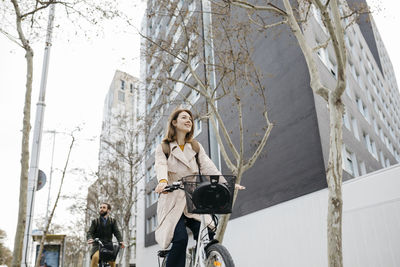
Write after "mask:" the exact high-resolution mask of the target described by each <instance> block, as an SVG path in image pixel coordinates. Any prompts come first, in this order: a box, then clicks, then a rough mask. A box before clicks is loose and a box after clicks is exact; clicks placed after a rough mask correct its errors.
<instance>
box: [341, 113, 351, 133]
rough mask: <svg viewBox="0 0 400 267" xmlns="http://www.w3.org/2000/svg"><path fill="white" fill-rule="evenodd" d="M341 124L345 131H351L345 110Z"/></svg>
mask: <svg viewBox="0 0 400 267" xmlns="http://www.w3.org/2000/svg"><path fill="white" fill-rule="evenodd" d="M343 124H344V126H346V128H347V129H349V131H351V126H350V121H349V116H348V115H347V109H345V111H344V113H343Z"/></svg>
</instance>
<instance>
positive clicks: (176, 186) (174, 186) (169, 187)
mask: <svg viewBox="0 0 400 267" xmlns="http://www.w3.org/2000/svg"><path fill="white" fill-rule="evenodd" d="M178 189H183V185H182V182H173V183H172V184H171V185H167V186H166V187H165V188H164V190H163V191H162V193H169V192H173V191H175V190H178Z"/></svg>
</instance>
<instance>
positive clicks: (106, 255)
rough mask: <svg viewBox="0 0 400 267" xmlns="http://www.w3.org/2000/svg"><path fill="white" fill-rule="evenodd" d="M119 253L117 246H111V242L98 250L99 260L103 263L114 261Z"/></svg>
mask: <svg viewBox="0 0 400 267" xmlns="http://www.w3.org/2000/svg"><path fill="white" fill-rule="evenodd" d="M118 252H119V245H113V243H112V242H106V243H104V246H103V247H100V249H99V258H100V260H102V261H104V262H109V261H115V259H116V258H117V255H118Z"/></svg>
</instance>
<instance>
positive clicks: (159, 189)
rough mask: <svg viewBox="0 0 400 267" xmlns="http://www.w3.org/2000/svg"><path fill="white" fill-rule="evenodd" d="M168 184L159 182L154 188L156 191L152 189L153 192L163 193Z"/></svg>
mask: <svg viewBox="0 0 400 267" xmlns="http://www.w3.org/2000/svg"><path fill="white" fill-rule="evenodd" d="M167 185H168V184H167V183H165V182H160V183H158V185H157V186H156V189H154V191H155V192H156V193H157V194H160V193H163V190H164V188H165V187H166V186H167Z"/></svg>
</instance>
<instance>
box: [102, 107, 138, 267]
mask: <svg viewBox="0 0 400 267" xmlns="http://www.w3.org/2000/svg"><path fill="white" fill-rule="evenodd" d="M109 127H110V128H109V134H107V135H102V137H101V147H102V149H101V152H100V162H99V173H98V175H99V178H98V182H99V185H100V190H101V191H103V192H104V193H105V194H104V196H102V197H103V198H104V199H107V201H108V202H110V203H112V206H113V214H114V215H115V219H117V220H118V223H119V224H120V225H121V228H122V234H123V238H124V241H125V242H126V248H125V250H124V254H123V259H122V263H123V266H129V264H130V259H131V255H132V252H133V255H136V225H137V219H136V218H137V216H136V210H137V209H136V202H137V200H138V198H139V196H140V192H139V191H138V189H137V186H136V185H137V184H138V182H139V181H140V180H141V178H142V177H141V176H140V173H139V172H138V170H139V164H140V161H141V159H142V158H141V157H140V155H139V153H138V148H137V144H138V143H137V142H138V136H139V134H140V128H139V127H138V125H137V123H136V122H135V120H134V117H133V115H132V113H130V112H126V113H125V112H121V113H119V114H116V115H115V117H114V118H113V119H112V120H111V125H109Z"/></svg>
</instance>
